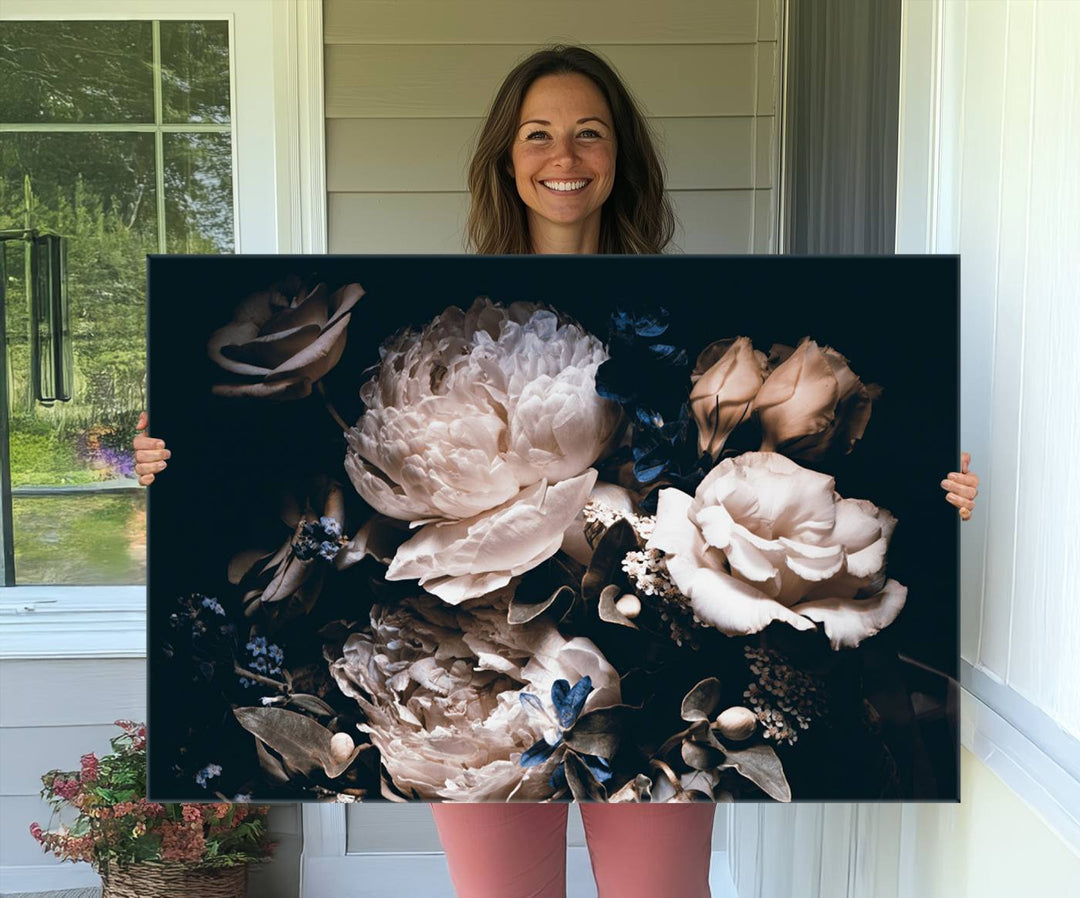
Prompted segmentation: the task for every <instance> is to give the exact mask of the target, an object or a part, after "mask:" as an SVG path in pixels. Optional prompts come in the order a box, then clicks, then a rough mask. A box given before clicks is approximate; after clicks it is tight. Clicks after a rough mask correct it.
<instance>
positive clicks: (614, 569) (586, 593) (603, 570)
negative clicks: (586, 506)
mask: <svg viewBox="0 0 1080 898" xmlns="http://www.w3.org/2000/svg"><path fill="white" fill-rule="evenodd" d="M639 548H641V540H639V539H638V536H637V534H636V533H634V528H633V527H632V526H631V525H630V522H629V521H627V520H626V519H625V518H620V519H619V520H617V521H616V522H615V523H614V524H612V525H611V526H610V527H608V529H607V530H605V531H604V535H603V536H601V537H600V541H599V542H598V543H597V544H596V549H595V551H594V552H593V557H592V560H591V561H590V562H589V566H588V568H587V569H586V570H585V576H583V577H582V578H581V596H582V598H583V599H585V601H587V602H591V601H594V600H596V601H598V600H599V598H600V593H601V591H603V589H604V587H605V586H608V585H609V584H611V583H612V582H613V581H615V580H619V581H620V582H625V579H626V575H625V574H623V571H622V560H623V558H625V557H626V553H627V552H630V551H633V550H634V549H639ZM620 595H621V593H620Z"/></svg>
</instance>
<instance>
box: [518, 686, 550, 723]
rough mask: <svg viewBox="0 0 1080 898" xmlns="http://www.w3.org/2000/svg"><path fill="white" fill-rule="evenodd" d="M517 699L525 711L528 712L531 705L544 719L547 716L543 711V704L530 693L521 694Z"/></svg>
mask: <svg viewBox="0 0 1080 898" xmlns="http://www.w3.org/2000/svg"><path fill="white" fill-rule="evenodd" d="M518 697H519V698H520V699H521V707H523V708H524V709H525V710H526V711H528V710H529V705H532V706H533V707H534V708H536V710H537V711H539V712H540V713H541V714H543V715H544V716H545V717H546V716H547V711H545V710H544V703H543V702H542V701H540V699H539V698H537V697H536V696H535V695H533V694H532V693H531V692H522V693H521V694H520V695H519V696H518Z"/></svg>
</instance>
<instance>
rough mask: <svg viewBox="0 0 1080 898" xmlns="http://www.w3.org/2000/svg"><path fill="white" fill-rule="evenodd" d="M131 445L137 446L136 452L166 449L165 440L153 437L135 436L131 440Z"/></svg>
mask: <svg viewBox="0 0 1080 898" xmlns="http://www.w3.org/2000/svg"><path fill="white" fill-rule="evenodd" d="M131 445H132V446H133V447H134V448H135V451H136V452H142V451H144V450H146V449H164V448H165V441H164V440H156V439H154V438H153V437H135V439H133V440H132V441H131Z"/></svg>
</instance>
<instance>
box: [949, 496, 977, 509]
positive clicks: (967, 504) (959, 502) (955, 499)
mask: <svg viewBox="0 0 1080 898" xmlns="http://www.w3.org/2000/svg"><path fill="white" fill-rule="evenodd" d="M945 501H946V502H951V503H952V504H953V505H955V506H956V507H957V508H966V509H967V510H968V511H971V509H973V508H974V507H975V503H974V502H972V501H971V500H970V499H965V498H964V497H963V496H958V495H956V493H946V494H945Z"/></svg>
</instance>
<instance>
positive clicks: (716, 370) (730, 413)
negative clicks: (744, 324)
mask: <svg viewBox="0 0 1080 898" xmlns="http://www.w3.org/2000/svg"><path fill="white" fill-rule="evenodd" d="M766 367H767V362H766V358H765V354H764V353H763V352H758V351H757V350H755V349H754V347H753V345H752V344H751V343H750V340H749V338H747V337H737V338H736V339H728V340H717V341H716V342H715V343H712V344H710V345H709V346H707V347H706V348H705V349H704V350H703V351H702V353H701V355H699V356H698V359H697V365H696V366H695V367H694V373H693V374H692V375H691V376H690V379H691V380H692V381H693V382H694V388H693V390H691V391H690V411H691V412H693V415H694V421H695V422H696V423H697V427H698V452H699V454H701V455H704V454H705V453H708V454H709V455H711V456H712V457H713V458H714V459H715V458H717V457H718V456H719V455H720V452H721V450H722V449H723V448H724V443H725V442H726V441H727V438H728V436H729V435H730V434H731V432H732V431H733V430H734V429H735V428H736V427H738V426H739V425H740V424H742V422H743V421H745V420H746V419H747V418H748V417H749V416H750V412H751V409H752V405H753V400H754V397H755V396H756V395H757V392H758V390H759V389H760V388H761V385H762V383H763V382H764V380H765V371H766Z"/></svg>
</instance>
